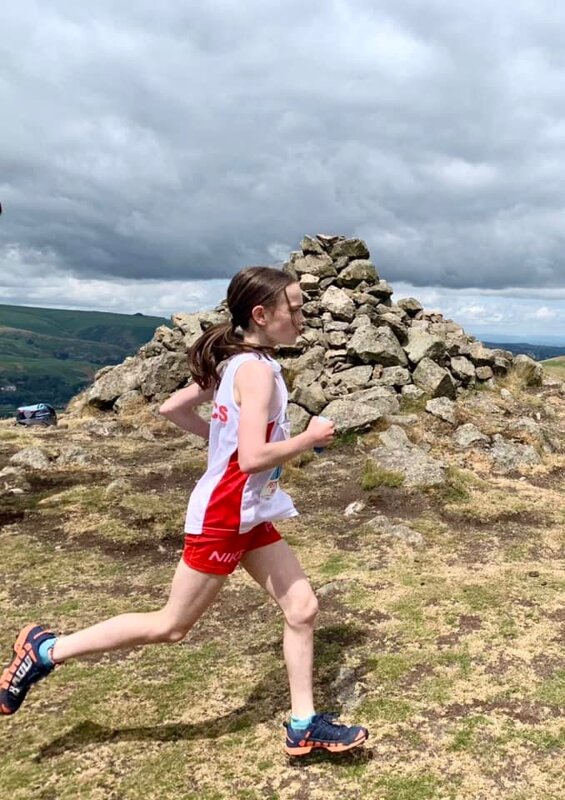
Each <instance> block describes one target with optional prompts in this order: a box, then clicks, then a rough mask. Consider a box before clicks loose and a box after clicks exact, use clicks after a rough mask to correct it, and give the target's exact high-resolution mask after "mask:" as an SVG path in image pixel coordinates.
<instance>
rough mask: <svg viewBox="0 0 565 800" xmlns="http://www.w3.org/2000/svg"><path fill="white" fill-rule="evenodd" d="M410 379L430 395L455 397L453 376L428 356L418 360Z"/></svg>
mask: <svg viewBox="0 0 565 800" xmlns="http://www.w3.org/2000/svg"><path fill="white" fill-rule="evenodd" d="M412 380H413V381H414V383H415V384H416V386H419V387H420V389H423V390H424V391H425V392H426V394H429V395H430V396H431V397H451V398H453V397H455V384H454V382H453V378H452V377H451V375H450V374H449V372H448V371H447V370H445V369H443V367H440V366H439V364H436V363H435V361H432V360H431V359H430V358H423V359H422V360H421V361H420V363H419V364H418V366H417V367H416V369H415V370H414V372H413V374H412Z"/></svg>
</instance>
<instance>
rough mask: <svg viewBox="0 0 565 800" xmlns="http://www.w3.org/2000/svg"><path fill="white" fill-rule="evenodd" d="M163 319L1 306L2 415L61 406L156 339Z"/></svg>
mask: <svg viewBox="0 0 565 800" xmlns="http://www.w3.org/2000/svg"><path fill="white" fill-rule="evenodd" d="M163 324H165V325H168V324H169V322H168V321H167V320H165V319H162V318H160V317H146V316H142V315H139V316H138V315H128V314H109V313H105V312H99V311H68V310H62V309H51V308H30V307H26V306H9V305H0V416H7V415H10V414H12V413H13V411H14V409H15V408H16V406H18V405H22V404H25V403H34V402H47V403H51V404H52V405H54V406H56V407H62V406H65V405H66V404H67V402H68V401H69V400H70V399H71V397H73V396H74V395H75V394H76V393H77V392H79V391H80V390H81V389H83V388H84V386H86V385H87V384H88V383H90V382H91V381H92V379H93V377H94V374H95V372H96V371H97V370H98V369H100V367H102V366H106V365H108V364H118V363H120V362H121V361H123V359H124V358H125V357H126V356H128V355H131V354H132V353H134V352H136V350H137V349H138V348H139V347H140V346H141V345H142V344H144V343H145V342H147V341H148V340H149V339H150V338H151V336H152V335H153V333H154V331H155V328H156V327H157V326H159V325H163Z"/></svg>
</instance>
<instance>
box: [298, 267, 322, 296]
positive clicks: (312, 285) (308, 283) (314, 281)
mask: <svg viewBox="0 0 565 800" xmlns="http://www.w3.org/2000/svg"><path fill="white" fill-rule="evenodd" d="M319 285H320V278H319V277H318V276H317V275H310V273H309V272H305V273H304V274H303V275H301V276H300V288H301V289H303V290H304V291H305V292H310V291H315V290H316V289H317V288H318V286H319Z"/></svg>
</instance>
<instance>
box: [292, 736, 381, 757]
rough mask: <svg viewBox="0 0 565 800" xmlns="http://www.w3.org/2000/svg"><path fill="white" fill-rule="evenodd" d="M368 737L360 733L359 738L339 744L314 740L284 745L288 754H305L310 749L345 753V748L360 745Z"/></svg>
mask: <svg viewBox="0 0 565 800" xmlns="http://www.w3.org/2000/svg"><path fill="white" fill-rule="evenodd" d="M368 738H369V735H368V734H366V733H365V734H362V735H361V736H360V738H358V739H356V740H355V741H354V742H351V744H339V742H337V743H335V744H334V743H333V742H331V743H328V744H324V743H323V742H314V743H313V744H309V745H305V746H304V747H289V746H288V745H286V746H285V751H286V754H287V755H288V756H298V757H300V756H307V755H308V754H309V753H311V752H312V750H327V751H328V753H345V752H346V751H347V750H353V748H355V747H361V745H363V744H365V742H366V741H367V739H368Z"/></svg>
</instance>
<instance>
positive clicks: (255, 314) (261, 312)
mask: <svg viewBox="0 0 565 800" xmlns="http://www.w3.org/2000/svg"><path fill="white" fill-rule="evenodd" d="M251 319H252V320H253V322H254V323H255V324H256V325H259V327H261V328H263V327H264V326H265V325H266V324H267V316H266V314H265V306H253V308H252V309H251Z"/></svg>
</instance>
